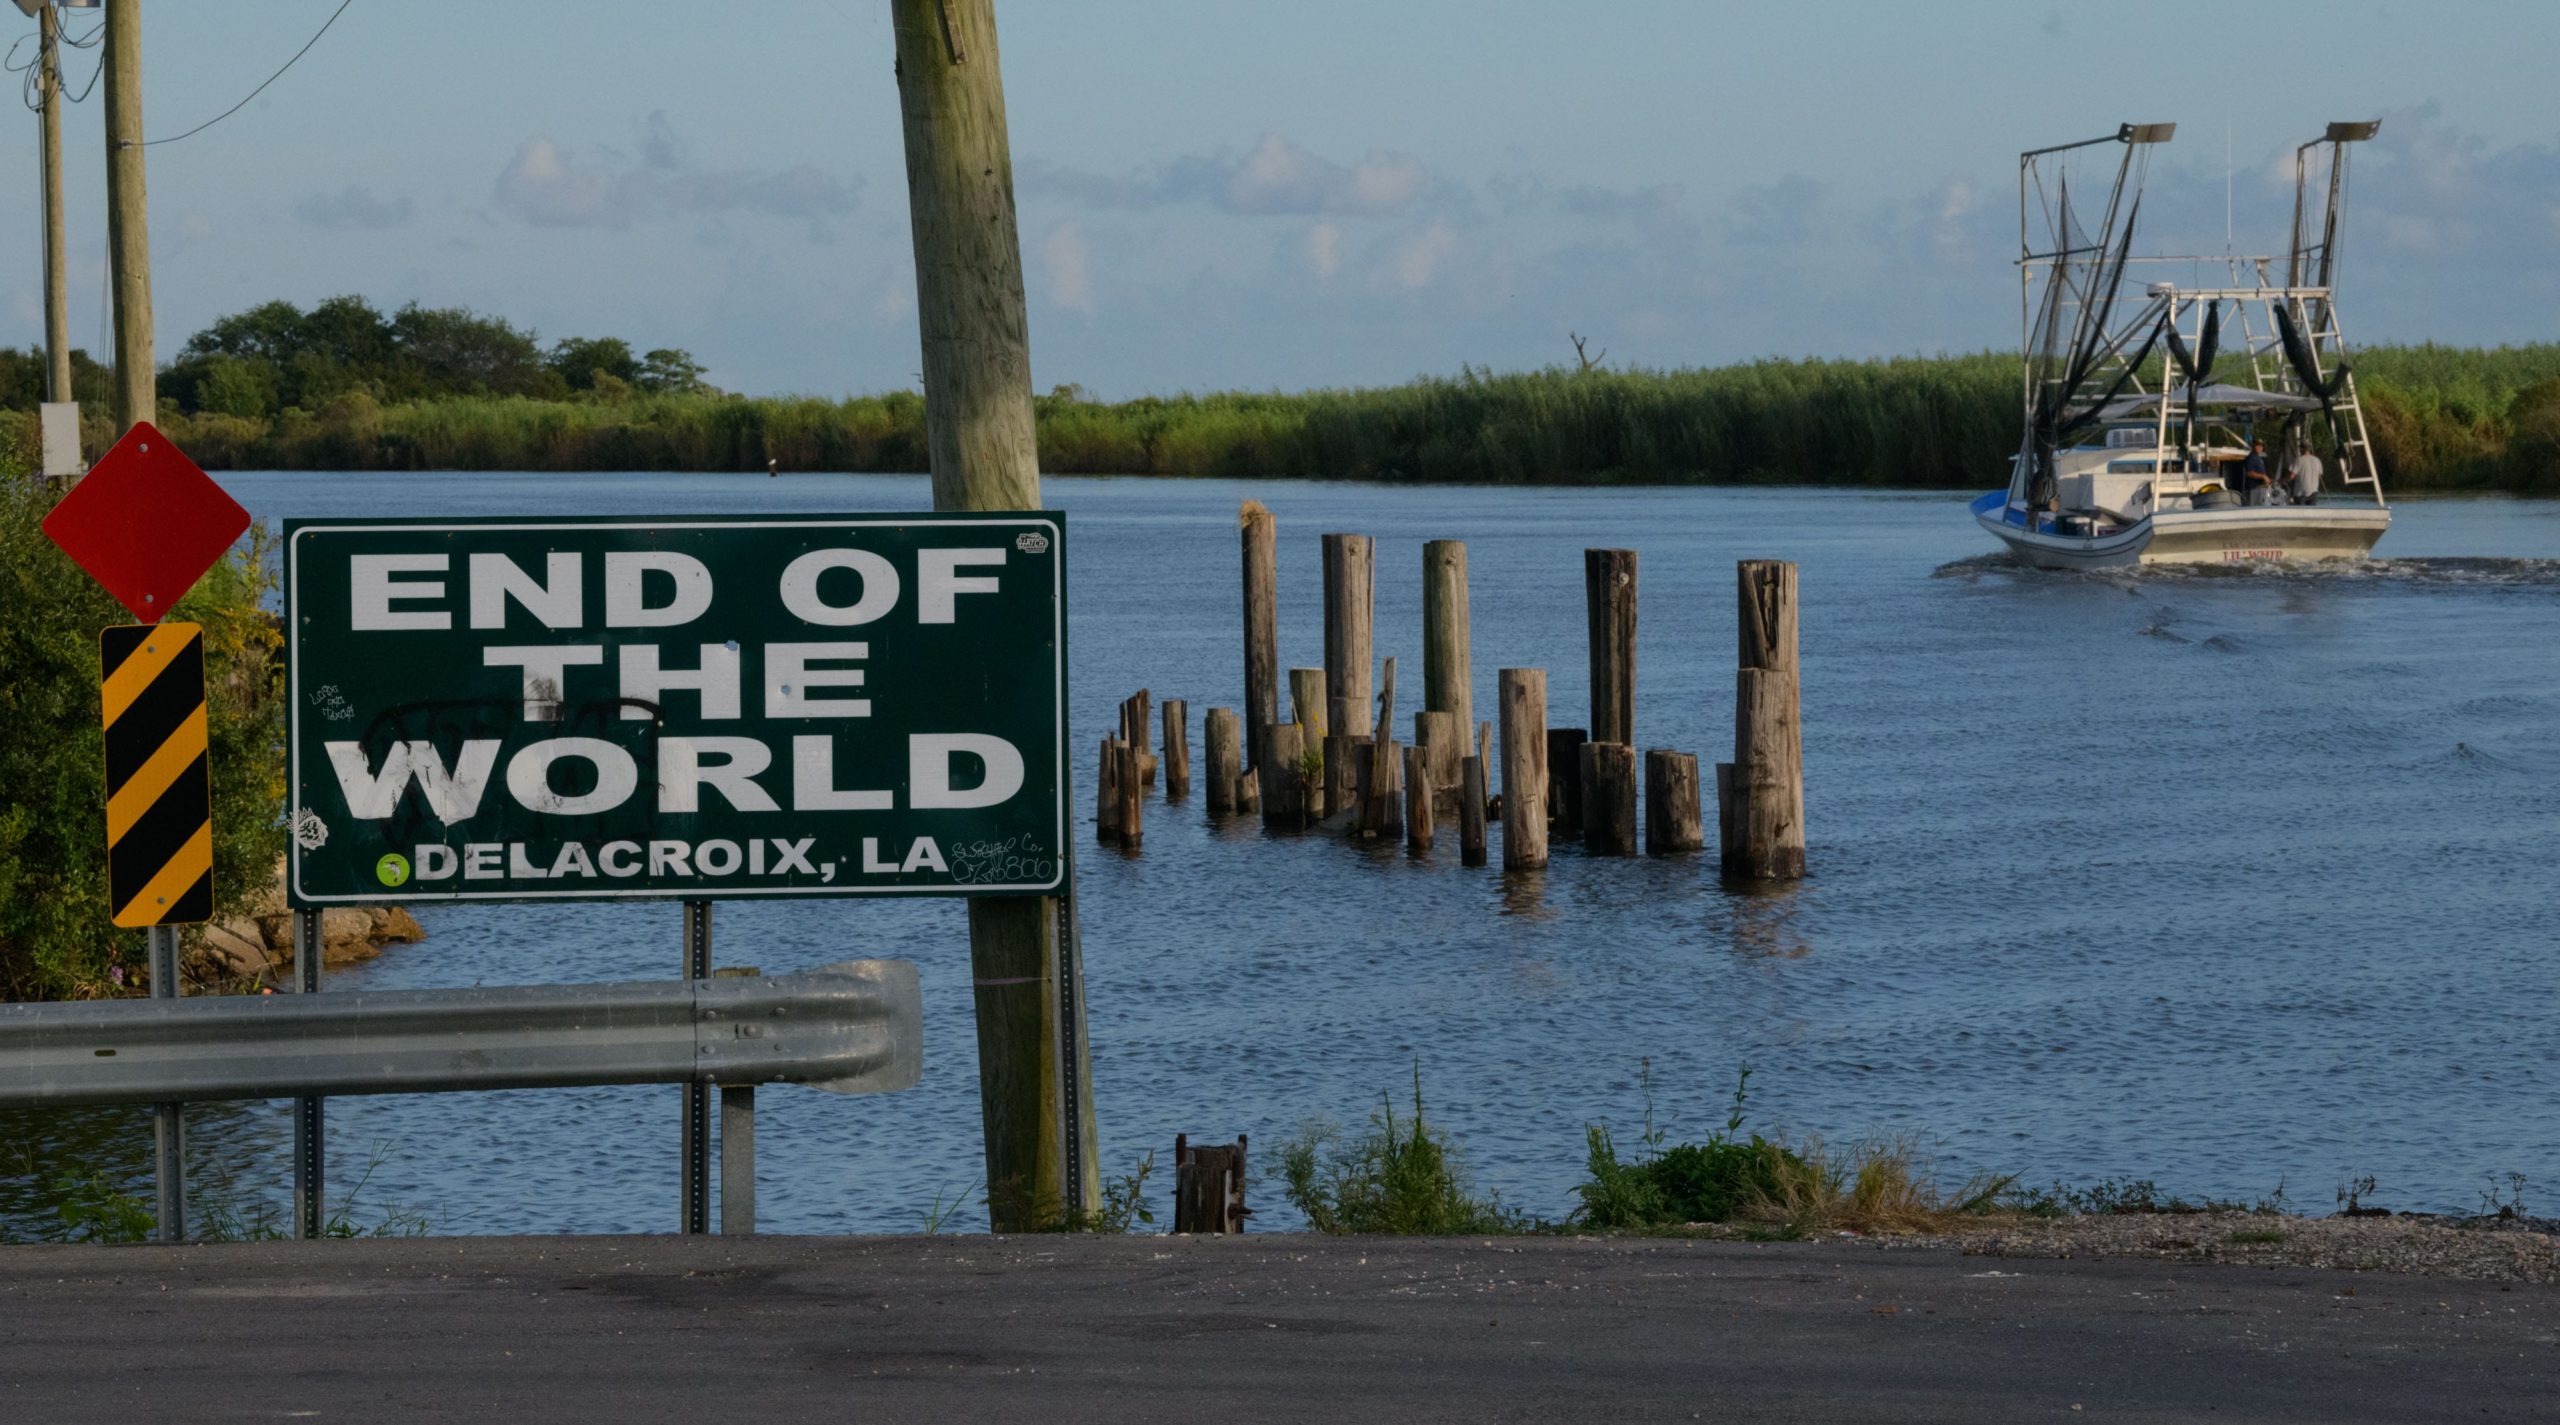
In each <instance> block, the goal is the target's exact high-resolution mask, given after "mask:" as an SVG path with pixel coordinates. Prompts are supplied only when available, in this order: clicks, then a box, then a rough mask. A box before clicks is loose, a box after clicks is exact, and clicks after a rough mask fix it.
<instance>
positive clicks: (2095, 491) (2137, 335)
mask: <svg viewBox="0 0 2560 1425" xmlns="http://www.w3.org/2000/svg"><path fill="white" fill-rule="evenodd" d="M2380 127H2381V125H2380V124H2379V123H2378V122H2373V123H2351V124H2331V125H2329V128H2328V132H2327V133H2326V134H2324V135H2323V136H2322V137H2320V138H2318V139H2315V140H2313V141H2312V142H2310V143H2307V144H2304V145H2302V146H2301V147H2300V148H2298V149H2296V150H2295V151H2294V212H2293V235H2292V243H2291V249H2290V251H2289V252H2288V253H2287V255H2286V256H2285V257H2283V258H2281V259H2279V258H2272V257H2238V256H2231V255H2225V256H2222V257H2217V258H2200V257H2135V256H2133V228H2134V219H2135V217H2136V215H2137V214H2138V213H2139V212H2140V210H2141V206H2142V179H2143V176H2144V169H2145V168H2146V166H2147V156H2148V154H2149V152H2150V150H2151V148H2152V147H2153V146H2154V145H2157V144H2162V143H2166V142H2168V140H2169V138H2170V136H2171V135H2172V134H2173V133H2175V132H2176V129H2177V126H2176V125H2175V124H2126V125H2123V126H2122V127H2121V128H2119V129H2118V130H2117V131H2116V132H2115V133H2114V134H2113V135H2111V136H2109V137H2107V138H2101V139H2089V140H2086V141H2084V142H2081V143H2075V144H2063V145H2060V146H2058V147H2054V148H2045V149H2035V150H2031V151H2029V152H2027V153H2024V154H2021V155H2019V157H2018V268H2019V287H2018V293H2019V295H2018V310H2019V322H2020V326H2021V329H2022V330H2021V336H2022V339H2021V342H2020V347H2021V351H2022V354H2023V357H2024V362H2023V365H2024V377H2023V381H2022V395H2023V405H2024V417H2025V420H2024V425H2025V433H2024V437H2023V439H2022V440H2021V442H2020V445H2019V450H2018V454H2017V455H2016V456H2015V457H2013V459H2012V461H2011V467H2010V474H2009V483H2008V487H2007V488H2006V489H2002V490H1994V491H1992V492H1991V493H1989V494H1987V495H1984V496H1982V497H1981V498H1980V499H1977V500H1975V501H1974V502H1973V504H1972V511H1973V516H1974V518H1975V519H1976V520H1977V521H1979V522H1980V523H1981V525H1982V527H1983V528H1984V529H1986V530H1989V531H1990V532H1991V533H1992V534H1993V535H1995V536H1997V537H1998V538H1999V539H2000V540H2001V542H2002V543H2004V544H2006V545H2007V546H2008V548H2009V549H2010V551H2011V552H2012V553H2014V554H2015V555H2017V556H2018V557H2019V558H2020V559H2023V560H2025V561H2026V562H2028V563H2030V564H2034V565H2037V566H2040V567H2043V568H2056V569H2102V568H2115V567H2122V566H2127V565H2133V564H2234V563H2248V562H2253V561H2260V560H2320V559H2361V558H2363V557H2364V556H2365V555H2366V554H2367V553H2369V552H2370V551H2371V550H2372V548H2373V545H2374V541H2376V540H2378V539H2380V538H2381V537H2382V533H2383V531H2384V530H2386V529H2388V528H2390V526H2391V511H2390V508H2389V506H2388V505H2387V504H2385V502H2384V500H2383V497H2382V481H2381V477H2380V475H2379V473H2378V472H2377V471H2376V469H2375V467H2374V460H2373V446H2372V444H2371V442H2370V441H2369V440H2368V439H2367V438H2366V434H2365V424H2364V413H2363V410H2362V408H2361V407H2360V406H2359V405H2358V404H2357V402H2356V387H2355V377H2354V375H2353V373H2352V372H2350V371H2349V369H2348V365H2347V360H2346V356H2347V352H2346V339H2345V337H2344V335H2343V334H2342V333H2341V331H2340V329H2339V326H2338V313H2337V306H2336V303H2335V301H2334V300H2333V297H2332V292H2333V287H2332V283H2333V282H2334V279H2335V277H2336V275H2337V257H2338V220H2339V216H2340V211H2341V209H2342V207H2343V205H2344V200H2345V194H2346V172H2347V155H2348V148H2347V146H2348V145H2350V144H2354V143H2359V142H2362V141H2363V140H2366V139H2369V138H2371V137H2373V135H2374V133H2375V132H2376V131H2377V130H2378V129H2379V128H2380ZM2106 144H2114V145H2118V146H2120V147H2121V149H2122V153H2121V155H2120V156H2118V157H2117V158H2116V160H2115V162H2114V163H2113V165H2112V166H2113V168H2114V170H2115V173H2114V179H2113V181H2112V183H2108V184H2104V185H2103V188H2102V191H2103V192H2104V194H2105V206H2104V208H2103V210H2102V211H2101V213H2100V215H2099V222H2098V226H2097V228H2096V230H2095V231H2094V232H2091V231H2089V230H2088V229H2087V228H2085V227H2084V226H2083V224H2082V221H2081V218H2080V215H2079V214H2078V213H2077V212H2075V211H2074V209H2073V206H2072V205H2073V194H2072V191H2071V182H2072V177H2073V174H2072V172H2071V168H2072V165H2073V163H2074V161H2075V160H2086V159H2089V158H2095V157H2098V156H2099V154H2100V152H2102V150H2100V146H2101V145H2106ZM2324 160H2325V162H2324ZM2322 170H2325V177H2326V185H2325V186H2326V188H2327V198H2326V204H2325V211H2324V212H2322V213H2317V214H2314V213H2310V212H2309V211H2308V208H2307V206H2306V200H2307V199H2308V198H2309V197H2310V194H2311V184H2312V181H2313V174H2314V173H2315V172H2316V171H2322ZM2100 171H2101V174H2103V166H2101V170H2100ZM2038 217H2040V218H2041V220H2042V221H2041V224H2040V225H2039V224H2036V223H2035V222H2034V219H2036V218H2038ZM2306 217H2308V218H2310V219H2312V220H2313V221H2314V222H2316V227H2307V226H2306V221H2305V220H2306ZM2038 226H2040V227H2041V231H2042V239H2043V240H2042V242H2041V243H2039V242H2038V241H2037V240H2036V238H2035V237H2034V236H2033V234H2034V233H2035V231H2036V228H2037V227H2038ZM2279 264H2280V265H2281V272H2280V273H2279V272H2278V271H2277V269H2278V267H2279ZM2214 269H2218V271H2215V272H2214V273H2213V275H2214V276H2215V277H2217V278H2218V280H2217V281H2215V282H2213V283H2212V284H2210V285H2208V284H2207V282H2205V281H2204V280H2203V279H2204V277H2205V276H2206V274H2207V273H2208V271H2211V270H2214ZM2155 274H2157V275H2160V276H2163V277H2167V276H2171V275H2175V276H2188V277H2190V281H2189V285H2186V286H2180V285H2179V284H2178V283H2177V282H2175V281H2170V280H2149V279H2150V278H2151V277H2152V276H2154V275H2155ZM2279 276H2280V277H2281V279H2282V280H2281V282H2279V281H2278V278H2279ZM2039 281H2041V284H2042V291H2041V295H2040V296H2039V294H2038V290H2037V289H2038V284H2039ZM2119 307H2122V308H2124V309H2125V314H2124V315H2123V316H2122V317H2121V318H2120V319H2119V316H2118V309H2119ZM2235 329H2236V340H2235V338H2234V333H2235ZM2155 353H2157V359H2156V360H2155V359H2154V354H2155ZM2323 454H2325V455H2326V456H2327V457H2328V458H2327V459H2326V460H2325V461H2324V460H2322V459H2321V456H2322V455H2323ZM2304 456H2308V457H2309V459H2308V460H2305V459H2303V457H2304ZM2324 476H2326V477H2327V478H2326V479H2325V480H2324V478H2323V477H2324Z"/></svg>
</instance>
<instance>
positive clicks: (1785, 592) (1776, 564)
mask: <svg viewBox="0 0 2560 1425" xmlns="http://www.w3.org/2000/svg"><path fill="white" fill-rule="evenodd" d="M1734 575H1735V582H1736V584H1737V585H1738V588H1737V590H1736V592H1737V594H1738V596H1739V597H1738V599H1737V601H1736V602H1737V603H1738V604H1739V605H1740V612H1741V615H1742V617H1741V626H1740V631H1741V639H1740V642H1739V647H1738V654H1739V656H1738V657H1736V658H1735V660H1734V666H1735V667H1737V668H1769V669H1774V670H1776V671H1777V672H1780V673H1784V674H1786V675H1787V676H1788V677H1790V678H1792V677H1795V676H1796V566H1795V565H1793V564H1790V563H1788V562H1787V561H1786V560H1783V559H1745V560H1742V561H1740V562H1739V563H1737V564H1736V565H1735V566H1734Z"/></svg>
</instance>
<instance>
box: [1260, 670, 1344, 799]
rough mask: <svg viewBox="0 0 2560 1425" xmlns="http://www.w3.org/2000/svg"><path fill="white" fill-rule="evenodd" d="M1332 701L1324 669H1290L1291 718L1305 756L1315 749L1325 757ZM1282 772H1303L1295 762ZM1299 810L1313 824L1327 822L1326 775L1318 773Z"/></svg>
mask: <svg viewBox="0 0 2560 1425" xmlns="http://www.w3.org/2000/svg"><path fill="white" fill-rule="evenodd" d="M1331 701H1332V700H1331V699H1330V698H1327V697H1326V696H1325V677H1324V670H1323V669H1322V668H1292V669H1290V670H1289V716H1290V719H1291V720H1292V721H1294V722H1295V723H1297V725H1298V729H1299V734H1298V735H1299V739H1300V741H1301V743H1302V744H1303V746H1302V748H1301V754H1302V755H1303V753H1304V752H1305V751H1306V750H1313V751H1314V752H1315V753H1316V754H1317V755H1318V756H1322V755H1323V754H1324V750H1325V735H1326V731H1327V729H1328V728H1330V727H1331V726H1332V723H1331V721H1330V720H1331V718H1332V716H1333V709H1332V708H1331V707H1330V706H1329V704H1330V703H1331ZM1281 770H1282V771H1284V772H1286V773H1287V774H1288V775H1290V776H1292V777H1295V776H1297V775H1298V770H1299V769H1298V765H1297V763H1295V762H1291V763H1290V764H1289V765H1288V766H1286V767H1284V768H1282V769H1281ZM1270 791H1271V789H1270V788H1269V787H1268V786H1265V787H1264V788H1263V794H1264V795H1265V796H1266V797H1267V796H1268V795H1269V794H1270ZM1296 810H1297V812H1298V813H1300V814H1303V815H1304V816H1306V818H1307V819H1308V820H1310V821H1322V820H1324V815H1325V805H1324V774H1323V773H1322V772H1318V773H1317V776H1316V783H1315V791H1314V792H1313V794H1312V795H1311V797H1310V798H1309V799H1308V800H1306V801H1305V802H1304V803H1303V804H1302V805H1298V806H1297V807H1296Z"/></svg>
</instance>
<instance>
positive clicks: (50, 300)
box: [36, 5, 71, 401]
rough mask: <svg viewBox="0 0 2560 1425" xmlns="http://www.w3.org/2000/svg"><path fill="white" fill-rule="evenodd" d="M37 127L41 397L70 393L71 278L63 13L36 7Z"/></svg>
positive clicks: (64, 398) (66, 396)
mask: <svg viewBox="0 0 2560 1425" xmlns="http://www.w3.org/2000/svg"><path fill="white" fill-rule="evenodd" d="M36 18H37V23H38V24H40V25H42V26H43V29H42V31H41V32H40V33H39V34H38V36H37V44H38V45H39V48H38V50H37V52H36V93H37V96H38V99H37V105H36V115H37V119H36V127H37V129H38V130H40V131H41V132H40V138H41V141H42V143H43V145H44V180H43V183H44V193H43V197H44V390H45V395H44V398H45V399H46V400H48V401H68V400H70V399H71V282H70V278H69V277H68V275H67V268H66V266H65V263H64V259H63V251H62V244H63V238H62V16H61V12H60V11H58V10H56V9H55V8H54V7H53V6H51V5H47V6H45V7H44V8H43V9H41V10H39V11H37V12H36Z"/></svg>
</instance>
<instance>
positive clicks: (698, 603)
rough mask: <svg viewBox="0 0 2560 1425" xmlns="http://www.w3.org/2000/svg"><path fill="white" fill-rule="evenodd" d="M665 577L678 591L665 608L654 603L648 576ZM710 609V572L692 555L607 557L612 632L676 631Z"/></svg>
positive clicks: (667, 552)
mask: <svg viewBox="0 0 2560 1425" xmlns="http://www.w3.org/2000/svg"><path fill="white" fill-rule="evenodd" d="M651 574H663V575H665V576H667V578H668V579H670V580H672V581H673V584H674V591H673V593H672V595H671V596H670V597H669V598H668V600H667V602H665V603H663V604H657V605H652V604H651V603H650V602H649V588H648V584H647V580H646V576H648V575H651ZM710 607H711V570H710V569H709V568H707V567H705V566H704V564H703V562H702V561H701V560H699V559H696V558H694V557H693V556H692V555H690V554H678V553H676V552H675V551H674V550H671V549H616V550H611V551H608V552H607V553H606V554H605V556H604V621H605V626H606V627H608V628H672V627H674V626H675V625H677V624H685V623H691V622H693V621H694V620H695V619H698V618H700V617H702V614H703V611H704V610H706V609H708V608H710Z"/></svg>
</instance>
